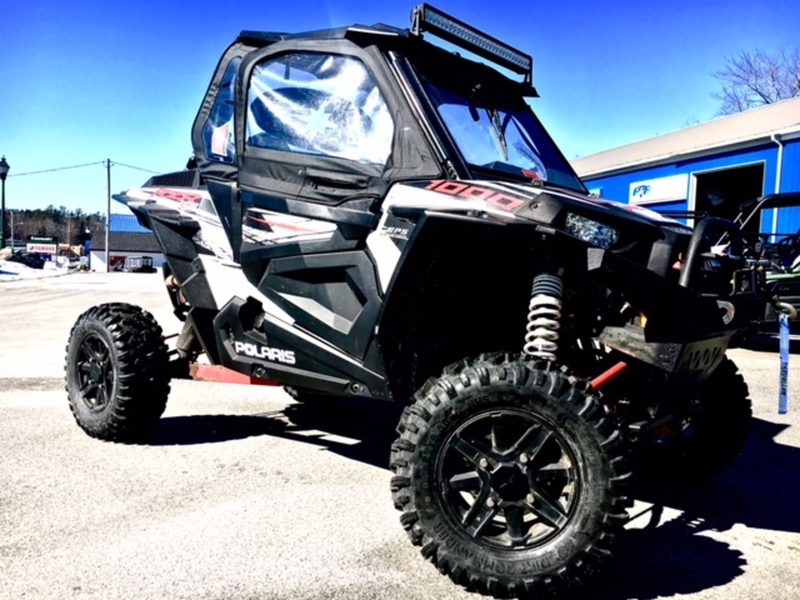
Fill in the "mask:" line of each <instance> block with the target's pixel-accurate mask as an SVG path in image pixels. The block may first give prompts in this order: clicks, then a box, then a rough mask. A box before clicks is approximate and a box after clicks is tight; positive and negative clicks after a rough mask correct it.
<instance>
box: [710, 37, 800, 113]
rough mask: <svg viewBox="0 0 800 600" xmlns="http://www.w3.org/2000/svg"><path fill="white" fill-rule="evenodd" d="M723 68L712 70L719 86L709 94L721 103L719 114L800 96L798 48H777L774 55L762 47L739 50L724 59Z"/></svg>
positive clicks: (799, 52)
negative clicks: (720, 86)
mask: <svg viewBox="0 0 800 600" xmlns="http://www.w3.org/2000/svg"><path fill="white" fill-rule="evenodd" d="M726 61H727V65H726V66H725V68H724V69H722V70H720V71H717V72H716V73H714V77H716V78H717V79H718V80H719V81H721V82H722V89H721V90H720V91H719V92H716V93H714V94H711V95H712V97H714V98H716V99H717V100H719V101H720V102H721V103H722V105H721V106H720V109H719V114H721V115H731V114H734V113H738V112H742V111H744V110H747V109H750V108H755V107H756V106H762V105H764V104H772V103H773V102H778V101H779V100H786V99H788V98H795V97H798V96H800V51H798V49H797V48H788V49H787V48H785V47H782V48H779V49H778V50H777V52H776V53H775V54H767V53H766V52H764V51H763V50H754V51H753V52H741V53H740V54H738V55H737V56H731V57H728V58H727V59H726Z"/></svg>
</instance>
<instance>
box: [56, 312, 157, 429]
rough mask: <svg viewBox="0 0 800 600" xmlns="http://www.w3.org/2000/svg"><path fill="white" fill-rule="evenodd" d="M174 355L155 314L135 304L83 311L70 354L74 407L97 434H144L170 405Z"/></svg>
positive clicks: (83, 424) (69, 383)
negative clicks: (171, 368)
mask: <svg viewBox="0 0 800 600" xmlns="http://www.w3.org/2000/svg"><path fill="white" fill-rule="evenodd" d="M168 362H169V358H168V355H167V347H166V345H165V344H164V339H163V336H162V334H161V328H160V327H159V326H158V324H157V323H156V321H155V319H154V318H153V316H152V315H151V314H150V313H149V312H147V311H145V310H143V309H141V308H139V307H137V306H133V305H131V304H122V303H114V304H103V305H100V306H95V307H93V308H90V309H89V310H87V311H86V312H85V313H83V314H82V315H81V316H80V317H78V320H77V321H76V323H75V325H74V326H73V327H72V331H71V332H70V336H69V342H68V344H67V357H66V389H67V394H68V397H69V407H70V410H71V411H72V414H73V416H74V417H75V420H76V421H77V423H78V425H79V426H80V427H81V429H83V430H84V431H85V432H86V433H87V434H89V435H90V436H92V437H95V438H99V439H103V440H109V441H118V442H133V441H140V440H142V439H144V438H145V437H146V436H147V435H148V434H149V433H150V431H151V430H152V429H153V427H154V426H155V424H156V422H157V421H158V419H159V417H160V416H161V414H162V413H163V412H164V409H165V408H166V405H167V396H168V395H169V372H168Z"/></svg>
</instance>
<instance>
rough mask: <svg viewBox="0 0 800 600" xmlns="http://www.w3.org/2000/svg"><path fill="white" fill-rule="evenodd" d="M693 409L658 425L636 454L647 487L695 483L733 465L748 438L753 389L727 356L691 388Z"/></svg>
mask: <svg viewBox="0 0 800 600" xmlns="http://www.w3.org/2000/svg"><path fill="white" fill-rule="evenodd" d="M691 396H692V398H691V403H690V405H689V408H688V412H687V413H686V414H683V415H679V416H678V418H677V419H676V420H675V421H674V422H673V423H671V424H668V425H665V426H664V427H662V428H659V429H656V430H655V431H654V432H653V434H652V435H651V436H650V437H649V438H646V439H644V440H643V444H642V446H641V448H636V451H635V452H634V454H633V466H634V471H635V474H636V480H637V481H638V482H639V485H640V486H641V487H642V488H643V489H644V490H646V491H663V490H669V489H673V488H689V487H696V486H699V485H702V484H704V483H707V482H708V481H709V480H710V479H712V478H713V477H714V476H716V475H719V474H720V473H721V472H722V471H724V470H725V469H726V468H728V467H729V466H730V465H731V463H733V461H734V459H735V458H736V457H737V456H738V455H739V454H740V453H741V451H742V449H743V448H744V445H745V443H746V442H747V436H748V433H749V430H750V422H751V420H752V415H753V411H752V404H751V402H750V398H749V390H748V387H747V384H746V383H745V381H744V378H743V377H742V375H741V374H740V373H739V370H738V368H737V367H736V364H735V363H734V362H733V361H732V360H730V359H729V358H725V360H723V362H722V363H721V364H720V365H719V366H718V367H717V369H716V370H715V371H714V372H713V373H712V374H711V377H709V379H707V380H706V381H705V382H703V383H702V384H701V385H700V386H698V387H697V389H696V390H695V391H694V392H693V393H692V394H691Z"/></svg>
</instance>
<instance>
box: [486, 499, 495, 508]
mask: <svg viewBox="0 0 800 600" xmlns="http://www.w3.org/2000/svg"><path fill="white" fill-rule="evenodd" d="M486 506H488V507H489V508H494V500H492V499H491V498H487V499H486Z"/></svg>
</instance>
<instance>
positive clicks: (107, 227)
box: [106, 158, 111, 273]
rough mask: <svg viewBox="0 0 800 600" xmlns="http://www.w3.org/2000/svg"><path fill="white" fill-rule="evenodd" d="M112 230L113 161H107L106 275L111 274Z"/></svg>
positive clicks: (108, 159)
mask: <svg viewBox="0 0 800 600" xmlns="http://www.w3.org/2000/svg"><path fill="white" fill-rule="evenodd" d="M110 229H111V159H110V158H107V159H106V273H110V272H111V262H110V260H111V255H110V254H109V252H108V238H109V235H108V233H109V231H110Z"/></svg>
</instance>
